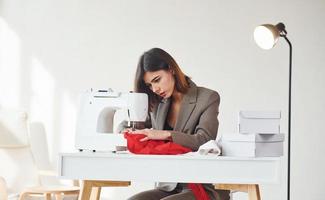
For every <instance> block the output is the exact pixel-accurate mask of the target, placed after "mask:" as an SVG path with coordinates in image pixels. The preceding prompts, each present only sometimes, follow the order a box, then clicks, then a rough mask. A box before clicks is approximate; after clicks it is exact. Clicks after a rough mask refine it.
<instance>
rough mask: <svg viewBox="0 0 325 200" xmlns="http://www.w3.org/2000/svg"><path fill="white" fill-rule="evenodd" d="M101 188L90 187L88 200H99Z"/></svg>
mask: <svg viewBox="0 0 325 200" xmlns="http://www.w3.org/2000/svg"><path fill="white" fill-rule="evenodd" d="M101 190H102V187H92V189H91V195H90V200H99V199H100V192H101Z"/></svg>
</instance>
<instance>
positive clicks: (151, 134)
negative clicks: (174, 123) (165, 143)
mask: <svg viewBox="0 0 325 200" xmlns="http://www.w3.org/2000/svg"><path fill="white" fill-rule="evenodd" d="M132 133H135V134H143V135H146V137H144V138H142V139H141V140H140V141H141V142H143V141H147V140H170V138H171V133H170V132H169V131H163V130H153V129H141V130H136V131H132Z"/></svg>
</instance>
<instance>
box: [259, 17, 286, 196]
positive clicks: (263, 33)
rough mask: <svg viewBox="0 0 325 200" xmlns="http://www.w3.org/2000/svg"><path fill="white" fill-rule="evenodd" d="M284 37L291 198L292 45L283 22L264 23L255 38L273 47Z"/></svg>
mask: <svg viewBox="0 0 325 200" xmlns="http://www.w3.org/2000/svg"><path fill="white" fill-rule="evenodd" d="M279 37H283V38H284V39H285V40H286V41H287V43H288V45H289V105H288V174H287V178H288V179H287V184H288V185H287V187H288V188H287V190H288V191H287V199H288V200H290V145H291V144H290V143H291V73H292V68H291V64H292V45H291V42H290V41H289V39H288V38H287V31H286V30H285V26H284V24H283V23H278V24H277V25H272V24H263V25H260V26H258V27H256V28H255V31H254V39H255V42H256V44H257V45H258V46H259V47H261V48H262V49H267V50H268V49H271V48H272V47H274V46H275V44H276V43H277V41H278V39H279Z"/></svg>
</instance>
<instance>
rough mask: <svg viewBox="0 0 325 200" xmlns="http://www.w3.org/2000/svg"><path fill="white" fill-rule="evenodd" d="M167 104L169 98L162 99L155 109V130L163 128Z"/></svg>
mask: <svg viewBox="0 0 325 200" xmlns="http://www.w3.org/2000/svg"><path fill="white" fill-rule="evenodd" d="M169 104H170V99H166V100H163V101H162V102H161V103H160V104H159V106H158V110H157V117H156V126H157V127H156V129H157V130H163V129H164V125H165V121H166V117H167V114H168V109H169Z"/></svg>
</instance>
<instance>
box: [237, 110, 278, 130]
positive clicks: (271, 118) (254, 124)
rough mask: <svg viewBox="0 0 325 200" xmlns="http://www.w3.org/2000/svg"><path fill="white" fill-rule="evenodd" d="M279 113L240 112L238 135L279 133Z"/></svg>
mask: <svg viewBox="0 0 325 200" xmlns="http://www.w3.org/2000/svg"><path fill="white" fill-rule="evenodd" d="M280 119H281V111H240V112H239V120H238V121H239V133H243V134H247V133H249V134H253V133H254V134H256V133H259V134H270V133H272V134H274V133H280Z"/></svg>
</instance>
